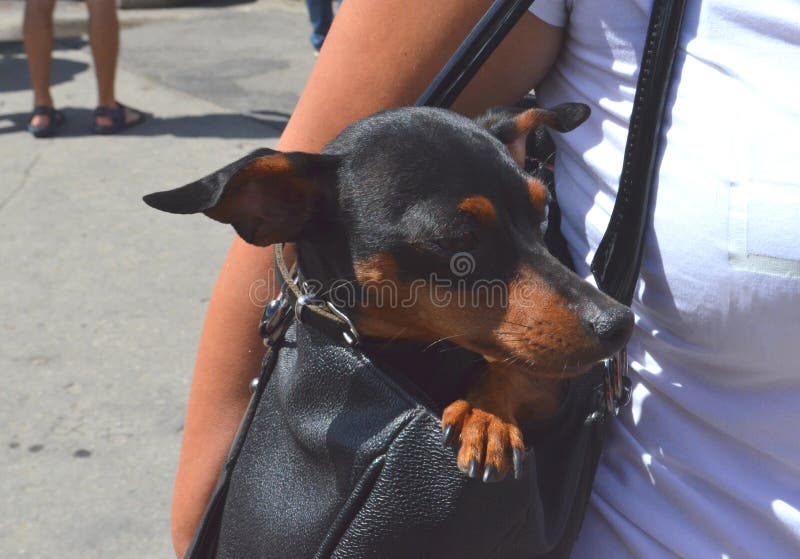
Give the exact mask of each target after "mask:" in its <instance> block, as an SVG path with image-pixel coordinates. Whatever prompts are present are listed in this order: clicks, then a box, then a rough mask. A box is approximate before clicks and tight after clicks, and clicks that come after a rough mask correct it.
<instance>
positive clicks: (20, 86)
mask: <svg viewBox="0 0 800 559" xmlns="http://www.w3.org/2000/svg"><path fill="white" fill-rule="evenodd" d="M88 67H89V65H88V64H86V63H85V62H76V61H75V60H67V59H64V58H56V57H53V64H52V66H51V68H50V85H51V86H53V85H58V84H60V83H63V82H67V81H70V80H72V79H74V78H75V76H76V75H77V74H80V73H81V72H83V71H84V70H86V69H87V68H88ZM0 76H3V78H2V79H0V93H8V92H11V91H25V90H26V89H30V88H31V80H30V76H29V75H28V61H27V60H25V58H21V57H17V56H11V55H8V53H7V52H6V51H2V56H1V57H0ZM31 103H33V97H32V94H31Z"/></svg>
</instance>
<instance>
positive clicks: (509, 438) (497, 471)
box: [442, 400, 525, 482]
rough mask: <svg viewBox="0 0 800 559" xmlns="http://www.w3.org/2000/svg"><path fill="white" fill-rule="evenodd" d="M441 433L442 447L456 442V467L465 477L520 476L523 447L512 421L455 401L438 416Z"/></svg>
mask: <svg viewBox="0 0 800 559" xmlns="http://www.w3.org/2000/svg"><path fill="white" fill-rule="evenodd" d="M442 432H443V436H444V444H445V445H447V444H450V442H455V441H457V442H458V446H459V450H458V468H459V469H460V470H461V471H462V472H464V473H465V474H467V475H468V476H469V477H471V478H480V479H482V480H483V481H485V482H488V481H500V480H502V479H503V478H505V477H506V474H508V472H509V471H511V470H513V472H514V477H515V478H516V479H519V478H520V477H521V475H522V460H523V458H524V456H525V445H524V443H523V440H522V432H521V431H520V430H519V427H517V425H516V423H515V422H514V421H513V419H505V420H504V419H502V418H500V417H498V416H497V415H495V414H493V413H491V412H489V411H487V410H484V409H481V408H480V407H478V406H473V405H472V404H470V403H469V402H468V401H466V400H457V401H455V402H453V403H452V404H450V405H449V406H447V408H445V410H444V413H443V414H442Z"/></svg>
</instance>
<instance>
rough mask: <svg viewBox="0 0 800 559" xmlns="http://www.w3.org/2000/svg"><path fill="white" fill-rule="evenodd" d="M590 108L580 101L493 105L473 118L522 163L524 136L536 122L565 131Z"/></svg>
mask: <svg viewBox="0 0 800 559" xmlns="http://www.w3.org/2000/svg"><path fill="white" fill-rule="evenodd" d="M590 112H591V110H590V109H589V107H588V106H587V105H584V104H583V103H563V104H561V105H558V106H557V107H553V108H552V109H539V108H536V109H517V108H505V107H501V108H495V109H489V110H488V111H487V112H486V114H484V115H483V116H480V117H478V118H477V119H475V122H477V123H478V124H479V125H481V126H483V127H484V128H486V129H487V130H488V131H489V133H490V134H492V135H493V136H494V137H496V138H497V139H498V140H500V141H501V142H503V143H504V144H505V145H506V147H507V148H508V151H510V152H511V156H512V157H513V158H514V160H515V161H516V162H517V163H518V164H519V165H520V166H524V165H525V140H527V138H528V134H529V133H531V132H532V131H533V130H534V129H535V128H536V127H537V126H542V125H544V126H548V127H550V128H552V129H554V130H557V131H558V132H569V131H570V130H573V129H575V128H577V127H578V125H580V124H581V123H582V122H583V121H585V120H586V119H587V118H589V114H590Z"/></svg>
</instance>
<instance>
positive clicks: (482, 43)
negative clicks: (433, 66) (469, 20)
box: [416, 0, 534, 109]
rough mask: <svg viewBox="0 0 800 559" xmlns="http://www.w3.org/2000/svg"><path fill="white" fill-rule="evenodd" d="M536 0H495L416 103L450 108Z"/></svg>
mask: <svg viewBox="0 0 800 559" xmlns="http://www.w3.org/2000/svg"><path fill="white" fill-rule="evenodd" d="M533 1H534V0H495V2H494V3H493V4H492V5H491V7H490V8H489V10H488V11H487V12H486V13H485V14H484V15H483V17H482V18H481V19H480V21H478V23H477V24H476V25H475V27H474V28H473V29H472V31H471V32H470V34H469V35H467V38H466V39H464V42H463V43H461V46H459V47H458V49H456V51H455V52H454V53H453V56H451V57H450V60H448V61H447V64H445V65H444V67H443V68H442V69H441V71H440V72H439V73H438V74H437V75H436V77H435V78H434V79H433V81H432V82H431V83H430V85H429V86H428V87H427V89H425V91H424V92H423V93H422V95H421V96H420V98H419V99H417V102H416V106H417V107H441V108H443V109H446V108H448V107H450V105H452V104H453V102H454V101H455V100H456V98H457V97H458V96H459V95H460V94H461V92H462V91H464V88H465V87H466V86H467V84H468V83H469V81H470V80H471V79H472V78H473V76H474V75H475V74H476V73H477V71H478V70H479V69H480V67H481V65H483V63H484V62H485V61H486V59H487V58H489V56H491V54H492V53H493V52H494V50H495V49H496V48H497V46H498V45H499V44H500V42H501V41H502V40H503V39H504V38H505V36H506V35H508V32H509V31H511V29H512V28H513V27H514V25H516V23H517V22H518V21H519V19H520V18H521V17H522V15H523V14H524V13H525V12H527V11H528V9H529V8H530V7H531V4H533Z"/></svg>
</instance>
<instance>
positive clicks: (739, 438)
mask: <svg viewBox="0 0 800 559" xmlns="http://www.w3.org/2000/svg"><path fill="white" fill-rule="evenodd" d="M651 6H652V0H536V2H535V3H534V5H533V7H532V11H533V12H534V13H535V14H536V15H538V16H539V17H540V18H542V19H543V20H545V21H547V22H548V23H551V24H553V25H558V26H563V27H565V44H564V48H563V51H562V54H561V56H560V58H559V60H558V62H557V63H556V66H555V68H554V70H553V72H552V73H551V74H550V76H548V78H547V79H546V81H545V83H544V84H542V86H541V87H540V88H539V90H538V93H539V97H540V100H541V101H542V104H543V105H545V106H548V105H551V106H552V105H555V104H558V103H561V102H564V101H580V102H583V103H587V104H588V105H589V106H590V107H591V108H592V116H591V117H590V119H589V120H588V122H587V123H585V124H584V125H582V126H581V127H579V128H578V129H577V130H575V131H573V132H570V133H568V134H564V135H563V136H560V137H559V138H557V145H558V156H557V162H556V184H557V187H558V192H559V200H560V202H561V206H562V211H563V216H564V217H563V229H564V234H565V236H566V238H567V240H568V242H569V244H570V247H571V250H572V255H573V258H574V259H575V261H576V264H577V266H578V269H579V272H580V273H582V274H583V275H584V276H585V277H587V278H588V277H590V272H589V269H588V264H589V262H591V259H592V256H593V254H594V250H595V249H596V247H597V245H598V244H599V242H600V239H601V237H602V235H603V232H604V231H605V228H606V225H607V223H608V218H609V215H610V213H611V210H612V208H613V204H614V196H615V193H616V190H617V183H618V181H619V175H620V169H621V165H622V158H623V151H624V149H625V141H626V137H627V126H628V119H629V116H630V112H631V108H632V106H633V97H634V92H635V88H636V77H637V75H638V65H639V60H640V56H641V52H642V45H643V39H644V35H645V31H646V29H647V23H648V19H649V13H650V9H651ZM663 135H664V138H662V145H663V146H666V147H665V149H664V154H663V159H662V164H661V168H660V175H659V181H658V184H657V194H656V203H655V210H654V214H653V219H652V225H651V230H650V231H649V233H648V238H647V243H646V248H645V254H644V262H643V265H642V274H641V279H640V281H639V285H638V287H637V292H636V297H635V301H634V304H633V308H634V311H635V313H636V316H637V328H636V332H635V334H634V338H633V340H632V342H631V344H630V346H629V351H630V357H631V359H632V366H633V368H634V369H635V373H634V374H633V376H634V378H633V381H634V388H633V401H632V405H631V406H629V407H627V408H626V409H624V410H623V411H622V412H621V413H620V417H619V418H618V420H617V421H615V422H614V425H613V428H612V430H611V435H610V437H609V439H608V440H607V445H606V447H605V451H604V457H603V460H602V462H601V464H600V468H599V470H598V473H597V478H596V482H595V487H594V494H593V496H592V499H591V503H590V507H589V510H588V512H587V516H586V520H585V523H584V526H583V530H582V532H581V535H580V538H579V541H578V543H577V545H576V549H575V552H574V556H575V557H592V558H601V559H602V558H607V557H608V558H614V559H617V558H622V557H646V558H651V557H674V556H679V557H714V558H726V557H730V558H738V557H756V558H768V559H772V558H783V557H800V2H798V0H764V1H762V2H752V1H750V0H709V1H700V0H688V5H687V11H686V16H685V20H684V25H683V28H682V32H681V37H680V48H679V52H678V57H677V67H676V71H675V83H674V85H673V88H672V95H671V98H670V99H669V101H668V116H667V118H666V121H665V126H664V129H663Z"/></svg>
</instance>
